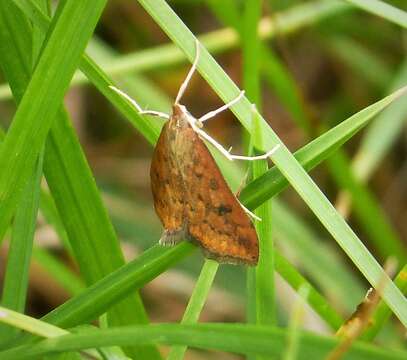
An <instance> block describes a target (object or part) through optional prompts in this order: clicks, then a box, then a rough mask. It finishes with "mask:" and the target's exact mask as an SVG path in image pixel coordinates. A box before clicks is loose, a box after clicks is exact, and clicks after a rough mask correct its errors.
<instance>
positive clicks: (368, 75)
mask: <svg viewBox="0 0 407 360" xmlns="http://www.w3.org/2000/svg"><path fill="white" fill-rule="evenodd" d="M324 45H325V46H326V47H327V48H328V49H329V50H330V51H331V52H332V53H333V57H334V59H335V61H338V59H339V60H341V62H343V63H344V64H346V65H347V66H348V67H350V68H351V70H352V72H353V74H354V76H356V77H358V78H359V77H360V78H363V79H365V80H367V81H368V82H369V83H370V84H371V85H373V86H374V87H375V88H377V89H384V88H385V87H386V86H387V84H388V83H389V82H390V81H391V78H392V73H391V70H390V69H389V67H388V65H387V64H386V63H384V62H383V60H382V59H381V58H379V57H378V56H375V54H373V53H371V52H370V51H369V50H368V49H366V48H365V47H363V46H362V45H361V44H359V43H357V42H356V41H355V40H353V39H350V38H348V37H345V36H338V35H335V36H329V37H328V38H327V39H326V40H324ZM401 86H402V85H401ZM401 86H400V87H401Z"/></svg>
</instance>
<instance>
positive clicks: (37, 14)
mask: <svg viewBox="0 0 407 360" xmlns="http://www.w3.org/2000/svg"><path fill="white" fill-rule="evenodd" d="M13 2H14V3H16V4H17V5H18V6H19V7H20V8H21V10H22V11H23V12H24V13H25V14H26V16H27V17H29V18H30V19H31V21H33V22H34V23H35V24H36V25H37V26H39V27H41V28H42V29H46V28H47V23H49V19H48V20H47V16H46V15H45V14H44V13H42V11H41V9H39V8H38V7H37V6H36V5H35V3H34V2H33V1H32V0H29V1H26V0H13ZM351 9H352V6H349V5H347V4H345V3H343V2H341V1H325V0H322V1H313V2H310V3H305V4H300V5H298V6H296V7H294V8H293V9H290V10H289V11H287V12H283V13H281V14H279V16H278V18H276V19H273V18H266V19H265V20H263V21H262V27H261V28H260V31H259V35H260V37H261V38H269V37H273V36H275V35H276V34H287V33H291V32H295V31H297V30H299V29H300V28H302V27H305V26H308V25H310V24H313V23H316V22H318V21H320V20H322V19H324V18H327V17H330V16H334V15H338V14H340V13H343V12H345V11H348V10H351ZM44 15H45V16H44ZM200 40H201V41H202V43H203V44H204V45H205V47H206V48H207V49H208V50H210V51H211V52H212V53H218V52H220V51H226V50H229V49H230V48H233V47H236V46H237V45H238V44H239V37H238V35H237V34H236V32H235V31H234V30H232V29H222V30H219V31H214V32H212V33H208V34H205V35H203V36H201V37H200ZM185 59H186V57H185V54H184V53H183V52H182V51H180V50H179V49H178V48H177V47H175V46H174V45H172V44H168V45H162V46H158V47H156V48H153V49H148V50H145V51H138V52H137V53H134V54H128V55H124V56H123V55H122V56H120V57H119V58H118V59H117V60H114V61H109V62H108V63H106V64H104V66H103V69H104V70H105V72H106V73H108V74H109V75H111V76H112V75H120V74H127V73H129V72H135V71H145V70H151V69H153V68H157V67H162V66H169V65H177V64H179V63H182V62H185ZM87 76H88V77H89V75H87ZM86 81H88V79H87V78H86V77H85V76H83V75H82V74H79V73H78V74H76V75H75V76H74V78H73V82H72V83H73V84H81V83H84V82H86ZM92 81H93V80H92ZM8 97H10V92H9V90H8V88H7V87H5V86H0V99H5V98H8Z"/></svg>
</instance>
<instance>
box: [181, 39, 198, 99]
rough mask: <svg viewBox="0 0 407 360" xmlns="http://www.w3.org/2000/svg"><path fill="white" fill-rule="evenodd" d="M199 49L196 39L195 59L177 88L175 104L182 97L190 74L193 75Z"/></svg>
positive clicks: (189, 79) (190, 76)
mask: <svg viewBox="0 0 407 360" xmlns="http://www.w3.org/2000/svg"><path fill="white" fill-rule="evenodd" d="M200 50H201V49H200V45H199V41H198V40H197V39H196V40H195V59H194V62H193V64H192V67H191V69H190V70H189V72H188V75H187V77H186V78H185V80H184V82H183V83H182V84H181V86H180V88H179V90H178V94H177V97H176V98H175V104H178V103H179V101H180V99H181V98H182V95H184V93H185V90H186V88H187V87H188V84H189V82H190V81H191V78H192V75H194V72H195V70H196V67H197V65H198V61H199V56H200Z"/></svg>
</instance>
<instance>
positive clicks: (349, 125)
mask: <svg viewBox="0 0 407 360" xmlns="http://www.w3.org/2000/svg"><path fill="white" fill-rule="evenodd" d="M401 95H402V93H401V92H400V91H396V92H394V93H393V94H391V95H389V96H387V97H385V98H383V99H381V100H379V101H377V102H376V103H374V104H372V105H370V106H368V107H366V108H364V109H363V110H361V111H359V112H358V113H356V114H354V115H352V116H351V117H349V118H348V119H346V120H344V121H343V122H342V123H340V124H338V125H337V126H335V127H334V128H332V129H330V130H328V131H327V132H325V133H324V134H323V135H321V136H319V137H318V138H316V139H315V140H313V141H311V142H309V143H308V144H307V145H305V146H303V147H302V148H301V149H300V150H298V151H296V152H295V153H294V156H295V158H296V159H297V161H298V162H299V163H300V164H301V165H302V166H303V167H304V169H305V170H307V171H308V170H311V169H312V168H314V167H315V166H317V165H318V164H319V163H321V162H322V161H323V160H324V159H326V158H327V157H328V156H330V155H331V154H333V153H334V152H335V150H337V149H338V148H339V147H340V146H341V145H342V144H344V143H345V142H346V141H347V140H349V139H350V138H351V137H352V136H353V135H355V134H356V133H357V132H358V131H359V130H361V129H362V128H363V127H364V126H366V125H367V124H368V123H369V121H370V120H372V118H373V117H374V116H375V115H377V114H378V113H379V112H380V111H382V110H384V109H385V108H386V107H387V106H388V105H390V104H391V103H392V102H393V101H395V100H396V99H398V98H399V97H400V96H401ZM286 186H288V180H287V179H286V178H285V177H284V176H283V174H282V172H281V170H279V169H278V168H277V167H276V166H274V167H273V168H271V169H270V170H269V171H268V172H267V173H266V174H264V175H263V176H261V177H260V178H258V179H256V180H254V181H252V182H251V183H249V184H248V185H247V186H246V187H245V188H244V189H243V190H242V192H241V194H240V197H239V199H240V200H241V201H242V202H243V203H244V204H245V205H246V206H247V207H248V208H249V209H255V208H256V207H257V206H259V205H260V204H261V203H263V201H265V200H266V199H268V198H270V197H271V196H274V195H275V194H278V193H279V192H280V191H282V190H283V189H284V188H285V187H286Z"/></svg>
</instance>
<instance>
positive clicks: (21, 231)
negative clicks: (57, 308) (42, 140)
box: [0, 155, 43, 341]
mask: <svg viewBox="0 0 407 360" xmlns="http://www.w3.org/2000/svg"><path fill="white" fill-rule="evenodd" d="M42 160H43V156H42V155H40V157H39V160H38V161H37V164H36V166H35V169H34V174H33V175H32V176H31V177H30V179H29V181H28V183H27V185H26V187H25V189H24V191H23V194H22V198H21V200H20V202H19V204H18V207H17V211H16V215H15V218H14V224H13V232H12V236H11V239H10V247H9V251H8V256H7V267H6V271H5V275H4V285H3V293H2V298H1V304H2V306H4V307H7V308H9V309H12V310H16V311H18V312H22V313H24V311H25V302H26V298H27V290H28V280H29V269H30V262H31V252H32V246H33V240H34V232H35V227H36V224H37V212H38V204H39V197H40V196H39V192H40V181H41V177H42V163H43V161H42ZM17 279H18V281H17ZM15 334H16V332H15V329H10V328H9V327H5V326H0V339H2V341H4V340H7V339H10V338H11V337H13V336H15Z"/></svg>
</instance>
